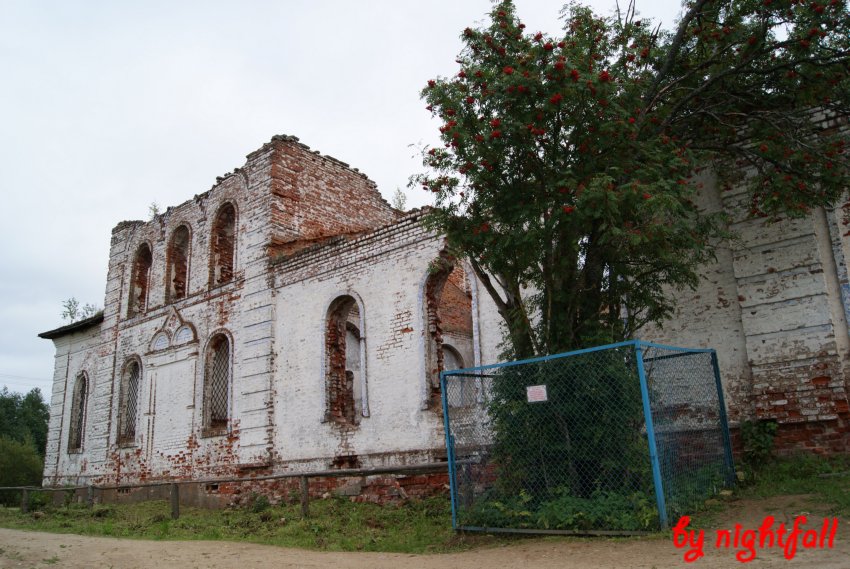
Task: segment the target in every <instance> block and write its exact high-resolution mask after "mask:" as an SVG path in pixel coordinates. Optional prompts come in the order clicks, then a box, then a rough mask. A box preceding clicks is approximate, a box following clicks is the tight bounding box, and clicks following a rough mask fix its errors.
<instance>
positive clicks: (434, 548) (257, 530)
mask: <svg viewBox="0 0 850 569" xmlns="http://www.w3.org/2000/svg"><path fill="white" fill-rule="evenodd" d="M450 520H451V512H450V506H449V502H448V500H447V499H445V498H432V499H428V500H422V501H411V502H409V503H407V504H403V505H399V506H394V505H387V506H378V505H375V504H358V503H352V502H350V501H348V500H346V499H341V498H340V499H338V498H331V499H326V500H315V501H312V502H311V503H310V517H309V518H307V519H301V516H300V506H299V505H284V506H270V507H268V508H264V509H261V511H259V512H257V511H252V509H251V508H246V509H226V510H205V509H198V508H188V507H183V508H181V510H180V518H179V519H177V520H172V519H171V516H170V506H169V504H168V503H167V502H165V501H154V502H144V503H138V504H101V505H96V506H94V507H93V508H91V509H89V508H87V507H86V506H84V505H80V504H71V505H69V506H66V507H58V508H45V509H43V510H40V511H38V512H33V513H30V514H21V512H20V510H19V509H18V508H0V526H2V527H7V528H14V529H28V530H36V531H48V532H59V533H76V534H82V535H97V536H112V537H124V538H137V539H153V540H230V541H248V542H254V543H263V544H270V545H280V546H285V547H298V548H304V549H319V550H326V551H390V552H401V553H439V552H448V551H459V550H464V549H469V548H470V547H472V546H474V545H480V544H484V543H487V542H493V541H494V538H491V537H487V536H463V535H457V534H455V533H454V532H453V531H452V529H451V521H450Z"/></svg>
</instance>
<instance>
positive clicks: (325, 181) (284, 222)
mask: <svg viewBox="0 0 850 569" xmlns="http://www.w3.org/2000/svg"><path fill="white" fill-rule="evenodd" d="M270 144H271V153H270V155H269V161H270V186H271V192H272V196H273V199H272V204H271V205H272V207H271V224H272V228H273V229H272V243H271V244H270V253H272V254H280V253H286V254H290V253H293V252H295V251H297V250H298V249H300V248H301V247H299V245H298V244H303V246H308V245H311V244H313V243H315V242H317V241H321V240H323V239H326V238H328V237H332V236H336V235H350V234H357V233H361V232H363V231H366V230H371V229H374V228H376V227H379V226H382V225H386V224H388V223H391V222H392V221H395V220H396V219H398V218H399V217H400V212H397V211H396V210H394V209H393V208H392V207H391V206H390V205H389V204H388V203H387V202H386V201H385V200H384V199H383V198H382V197H381V194H380V193H379V192H378V190H377V187H376V186H375V183H374V182H373V181H372V180H370V179H369V178H368V177H366V176H365V175H364V174H361V173H360V172H357V171H356V170H354V169H351V168H350V167H349V166H348V165H347V164H345V163H344V162H340V161H339V160H336V159H335V158H332V157H330V156H322V155H321V154H319V153H317V152H313V151H311V150H310V148H309V147H308V146H306V145H304V144H301V143H300V142H298V139H297V138H295V137H290V136H276V137H274V138H273V139H272V142H271V143H270ZM261 150H262V149H261ZM352 212H356V215H352Z"/></svg>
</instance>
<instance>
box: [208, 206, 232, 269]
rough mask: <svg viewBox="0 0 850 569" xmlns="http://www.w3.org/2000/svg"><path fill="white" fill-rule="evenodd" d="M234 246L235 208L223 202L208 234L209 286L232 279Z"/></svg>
mask: <svg viewBox="0 0 850 569" xmlns="http://www.w3.org/2000/svg"><path fill="white" fill-rule="evenodd" d="M235 246H236V209H235V208H234V207H233V204H229V203H228V204H224V205H223V206H221V209H219V210H218V214H216V216H215V221H214V222H213V225H212V234H211V235H210V286H218V285H220V284H224V283H227V282H230V281H231V280H233V260H234V253H235V248H236V247H235Z"/></svg>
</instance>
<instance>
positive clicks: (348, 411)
mask: <svg viewBox="0 0 850 569" xmlns="http://www.w3.org/2000/svg"><path fill="white" fill-rule="evenodd" d="M360 327H361V314H360V307H359V306H358V305H357V301H356V300H355V299H354V298H353V297H351V296H348V295H344V296H340V297H338V298H337V299H335V300H334V301H333V302H332V303H331V305H330V307H329V308H328V315H327V320H326V322H325V370H326V377H325V393H326V403H327V405H326V409H325V417H326V419H327V420H329V421H336V422H339V423H347V424H350V425H355V424H357V423H358V422H359V421H360V417H361V416H363V415H364V414H365V413H364V409H365V398H364V393H363V391H364V388H363V385H364V383H365V382H364V379H365V378H364V375H363V374H364V365H363V362H362V361H361V353H362V351H363V348H362V347H361V346H362V343H363V341H364V338H363V336H362V330H361V329H360Z"/></svg>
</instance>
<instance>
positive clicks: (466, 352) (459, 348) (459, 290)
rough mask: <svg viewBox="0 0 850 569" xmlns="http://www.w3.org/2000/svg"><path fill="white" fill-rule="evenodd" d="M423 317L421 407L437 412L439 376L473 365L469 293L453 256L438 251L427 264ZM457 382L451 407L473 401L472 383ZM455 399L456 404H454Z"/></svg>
mask: <svg viewBox="0 0 850 569" xmlns="http://www.w3.org/2000/svg"><path fill="white" fill-rule="evenodd" d="M423 304H424V307H423V309H424V317H425V326H426V334H425V390H426V403H425V407H427V408H431V409H439V408H440V406H441V397H442V393H441V391H440V372H442V371H445V370H450V369H459V368H462V367H469V366H473V365H475V364H476V349H475V342H476V341H477V334H475V332H474V322H473V290H472V285H471V281H470V278H469V275H467V273H466V271H465V270H464V267H463V265H462V264H461V263H460V262H458V260H457V259H455V258H454V257H453V256H451V255H450V254H448V253H447V252H445V251H442V252H441V253H440V255H439V257H437V258H436V259H435V260H434V261H432V262H431V264H430V266H429V271H428V277H427V278H426V280H425V286H424V299H423ZM472 379H473V378H469V380H462V381H460V382H458V380H457V379H455V380H452V381H453V382H457V385H458V387H457V388H456V389H453V391H452V392H451V393H450V394H451V395H452V399H453V401H450V402H449V404H451V405H453V406H454V405H466V404H470V403H471V402H473V401H474V398H475V395H474V391H473V390H474V387H475V382H474V381H472ZM455 399H456V401H455Z"/></svg>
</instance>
